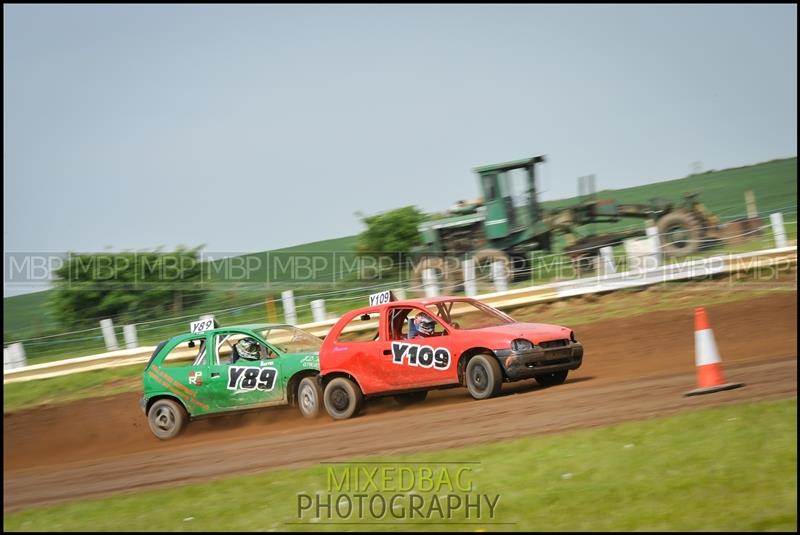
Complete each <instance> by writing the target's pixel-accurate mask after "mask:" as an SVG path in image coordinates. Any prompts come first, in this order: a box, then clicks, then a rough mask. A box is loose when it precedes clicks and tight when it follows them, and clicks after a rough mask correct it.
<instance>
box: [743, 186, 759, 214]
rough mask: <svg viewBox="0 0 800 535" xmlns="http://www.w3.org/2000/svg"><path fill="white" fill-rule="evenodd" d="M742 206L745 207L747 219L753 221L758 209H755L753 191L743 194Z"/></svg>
mask: <svg viewBox="0 0 800 535" xmlns="http://www.w3.org/2000/svg"><path fill="white" fill-rule="evenodd" d="M744 204H745V206H747V217H748V218H749V219H755V218H757V217H758V209H757V208H756V194H755V193H753V190H750V189H749V190H747V191H745V192H744Z"/></svg>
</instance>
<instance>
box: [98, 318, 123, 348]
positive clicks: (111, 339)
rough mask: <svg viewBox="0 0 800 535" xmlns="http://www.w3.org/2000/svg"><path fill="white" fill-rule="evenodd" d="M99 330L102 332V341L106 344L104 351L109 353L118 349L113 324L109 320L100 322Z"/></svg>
mask: <svg viewBox="0 0 800 535" xmlns="http://www.w3.org/2000/svg"><path fill="white" fill-rule="evenodd" d="M100 329H101V330H102V331H103V339H104V340H105V342H106V349H108V350H109V351H116V350H118V349H119V345H117V335H116V334H114V322H113V321H111V319H110V318H106V319H104V320H100Z"/></svg>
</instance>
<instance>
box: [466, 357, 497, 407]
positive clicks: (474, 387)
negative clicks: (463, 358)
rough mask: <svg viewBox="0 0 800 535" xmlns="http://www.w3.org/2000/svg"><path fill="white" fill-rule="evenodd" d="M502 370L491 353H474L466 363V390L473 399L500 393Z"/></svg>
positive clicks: (485, 397)
mask: <svg viewBox="0 0 800 535" xmlns="http://www.w3.org/2000/svg"><path fill="white" fill-rule="evenodd" d="M502 386H503V371H502V370H501V369H500V364H499V363H498V362H497V359H496V358H494V356H492V355H485V354H480V355H475V356H474V357H472V358H471V359H470V360H469V362H468V363H467V390H469V394H470V395H471V396H472V397H473V398H474V399H487V398H490V397H493V396H496V395H497V394H499V393H500V389H501V388H502Z"/></svg>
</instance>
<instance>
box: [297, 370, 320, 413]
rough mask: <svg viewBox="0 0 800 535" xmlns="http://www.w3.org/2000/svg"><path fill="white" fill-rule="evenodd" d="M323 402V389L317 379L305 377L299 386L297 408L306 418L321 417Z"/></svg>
mask: <svg viewBox="0 0 800 535" xmlns="http://www.w3.org/2000/svg"><path fill="white" fill-rule="evenodd" d="M321 402H322V388H321V387H320V386H319V383H318V382H317V378H316V377H304V378H303V380H302V381H300V384H299V385H298V386H297V406H298V408H299V409H300V414H302V415H303V416H305V417H306V418H316V417H317V416H319V407H320V405H321Z"/></svg>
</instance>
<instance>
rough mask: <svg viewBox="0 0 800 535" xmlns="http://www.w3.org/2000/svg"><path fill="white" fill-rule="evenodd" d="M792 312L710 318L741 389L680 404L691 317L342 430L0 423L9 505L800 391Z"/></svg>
mask: <svg viewBox="0 0 800 535" xmlns="http://www.w3.org/2000/svg"><path fill="white" fill-rule="evenodd" d="M796 307H797V297H796V294H790V295H787V294H781V295H780V296H775V297H767V298H761V299H754V300H750V301H741V302H736V303H729V304H722V305H717V306H712V307H709V308H708V313H709V319H710V321H711V326H712V328H713V329H714V333H715V336H716V340H717V344H718V346H719V349H720V353H721V355H722V358H723V366H724V370H725V373H726V376H727V378H728V379H729V380H730V381H740V382H744V383H746V386H745V387H744V388H740V389H737V390H731V391H727V392H719V393H716V394H713V395H708V396H699V397H692V398H687V397H684V396H683V393H684V392H686V391H687V390H690V389H691V388H693V387H694V386H695V368H694V337H693V315H692V310H691V309H688V310H686V311H669V312H654V313H650V314H644V315H640V316H636V317H632V318H624V319H620V320H611V321H603V322H597V323H594V324H590V325H584V326H582V327H581V328H579V329H577V330H576V332H577V334H578V337H579V338H580V339H581V340H582V341H583V342H584V344H585V347H586V355H585V359H584V365H583V367H582V368H581V369H579V370H577V371H576V372H574V373H573V374H571V375H570V378H569V379H568V380H567V383H566V384H564V385H562V386H558V387H554V388H548V389H544V388H540V387H536V386H532V385H531V383H530V382H524V383H513V384H508V385H505V387H504V389H503V393H504V395H503V396H501V397H499V398H496V399H491V400H486V401H481V402H476V401H473V400H471V398H469V396H468V394H467V393H466V391H465V390H464V389H453V390H446V391H439V392H434V393H432V394H431V395H430V396H429V399H428V401H426V402H425V403H424V404H421V405H418V406H414V407H408V408H405V409H400V408H399V407H398V406H397V405H396V404H395V403H394V402H393V401H392V400H391V399H379V400H374V401H372V402H370V403H369V404H368V405H367V408H366V410H365V412H364V415H363V416H361V417H359V418H356V419H353V420H348V421H343V422H332V421H331V420H329V419H328V418H327V417H323V418H321V419H320V420H317V421H313V422H309V421H306V420H304V419H302V418H300V417H299V416H298V415H296V414H295V410H296V409H289V408H278V409H270V410H265V411H259V412H256V413H250V414H247V415H243V416H239V417H226V418H215V419H211V420H204V421H197V422H193V423H192V424H190V425H189V428H188V430H187V432H186V433H185V434H184V435H183V436H181V437H179V438H178V439H175V440H173V441H170V442H160V441H158V440H157V439H155V438H154V437H152V435H151V434H150V432H149V430H148V429H147V424H146V421H145V418H144V416H143V415H142V414H141V413H140V412H139V411H138V407H137V404H136V400H137V396H136V395H120V396H114V397H109V398H98V399H94V400H88V401H85V402H81V403H70V404H67V405H63V406H58V407H46V408H39V409H34V410H31V411H24V412H20V413H14V414H6V415H4V419H3V427H4V449H3V464H4V469H5V475H4V490H5V492H4V509H5V510H7V511H8V510H13V509H19V508H24V507H28V506H31V505H35V504H40V503H47V502H53V501H62V500H68V499H75V498H80V497H85V496H92V495H105V494H109V493H113V492H121V491H125V490H130V489H136V488H142V487H150V486H162V485H171V484H180V483H184V482H188V481H195V480H208V479H209V478H212V477H221V476H225V475H228V474H231V473H236V472H252V471H257V470H264V469H270V468H279V467H280V468H285V467H290V466H302V465H309V464H313V463H316V462H319V461H330V460H334V459H339V460H341V459H344V458H347V457H351V456H356V455H359V456H361V455H368V454H375V453H382V454H387V453H391V452H401V451H402V452H408V451H415V450H419V449H421V448H423V447H424V448H425V449H429V448H443V447H452V446H461V445H467V444H474V443H478V442H486V441H493V440H497V439H499V438H511V437H516V436H522V435H531V434H539V433H546V432H553V431H559V430H564V429H572V428H578V427H587V426H593V425H602V424H608V423H611V422H617V421H623V420H631V419H641V418H647V417H650V416H654V415H658V414H670V413H675V412H679V411H683V410H691V409H694V408H699V407H706V406H711V405H719V404H728V403H737V402H741V401H745V400H756V399H772V398H781V397H787V396H792V395H796V392H797V357H796V354H797V353H796V345H797V314H796ZM200 444H202V448H201V447H199V445H200ZM423 445H424V446H423Z"/></svg>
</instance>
